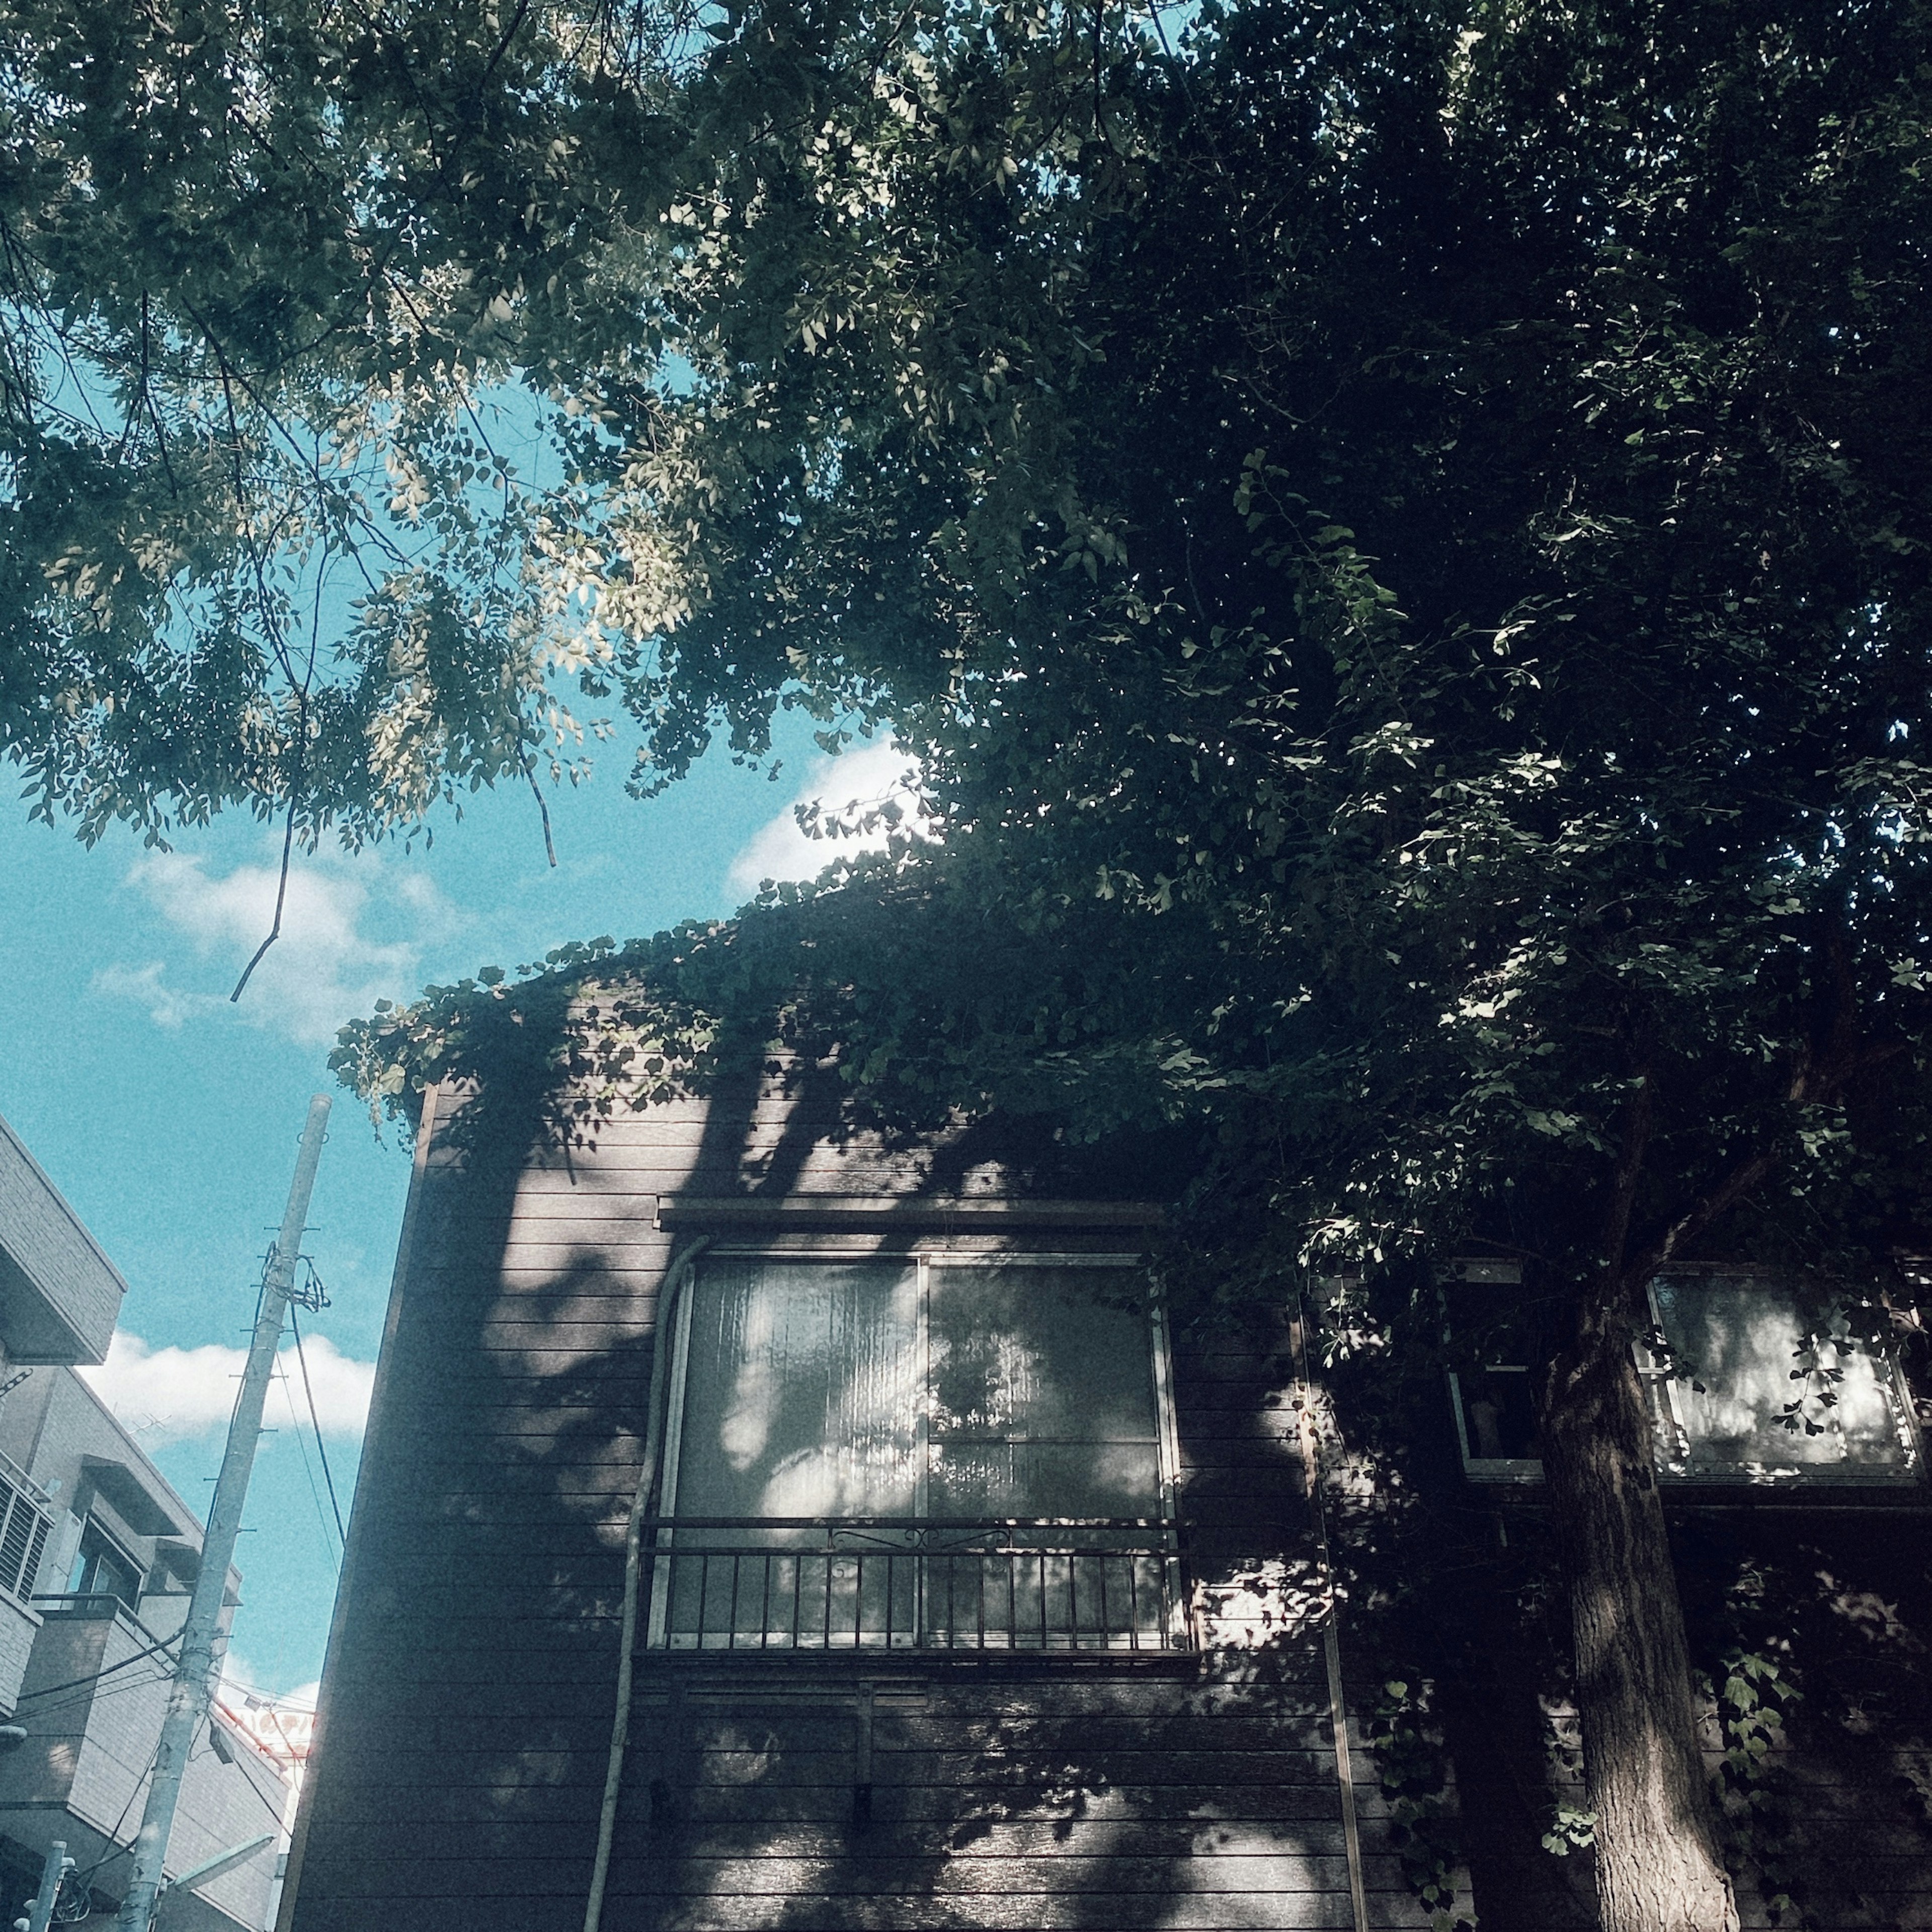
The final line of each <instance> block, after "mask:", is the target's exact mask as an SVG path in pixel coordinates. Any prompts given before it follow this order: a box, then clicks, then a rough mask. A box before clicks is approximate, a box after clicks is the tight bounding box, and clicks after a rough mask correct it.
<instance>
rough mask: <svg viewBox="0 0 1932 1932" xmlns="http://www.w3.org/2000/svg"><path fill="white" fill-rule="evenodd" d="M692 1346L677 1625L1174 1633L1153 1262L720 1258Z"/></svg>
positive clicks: (697, 1279) (682, 1376)
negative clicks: (1146, 1265) (1147, 1265)
mask: <svg viewBox="0 0 1932 1932" xmlns="http://www.w3.org/2000/svg"><path fill="white" fill-rule="evenodd" d="M675 1351H676V1352H675V1360H674V1366H673V1388H672V1393H671V1400H670V1420H669V1424H668V1427H667V1431H666V1442H665V1445H664V1469H663V1478H662V1484H661V1491H660V1495H661V1511H662V1515H663V1517H664V1518H665V1519H667V1520H666V1522H665V1523H664V1527H663V1528H662V1529H661V1532H660V1535H659V1537H658V1558H657V1566H656V1568H657V1575H658V1587H657V1590H656V1593H655V1599H654V1604H653V1626H652V1634H653V1637H654V1638H655V1640H656V1641H658V1642H659V1643H669V1644H670V1645H672V1646H679V1645H685V1646H700V1645H701V1646H712V1645H722V1646H726V1647H736V1646H742V1645H744V1644H747V1643H748V1644H750V1645H752V1646H756V1647H760V1648H769V1647H770V1646H771V1645H772V1643H774V1642H776V1643H779V1644H780V1645H781V1646H808V1645H811V1646H836V1645H838V1644H839V1643H844V1644H846V1645H848V1646H849V1645H854V1644H856V1645H869V1644H889V1645H901V1644H904V1645H918V1646H929V1647H930V1646H937V1647H941V1648H958V1647H961V1646H965V1647H969V1648H974V1649H980V1648H987V1647H1013V1646H1031V1647H1034V1648H1048V1649H1053V1648H1079V1647H1083V1646H1089V1645H1091V1646H1127V1647H1139V1646H1140V1645H1141V1644H1142V1643H1154V1644H1160V1643H1166V1642H1168V1641H1169V1640H1170V1638H1171V1637H1172V1632H1173V1631H1174V1629H1175V1628H1177V1626H1176V1625H1175V1615H1176V1608H1175V1603H1174V1601H1173V1596H1174V1583H1173V1575H1172V1569H1173V1566H1172V1561H1171V1558H1170V1556H1169V1552H1171V1550H1172V1543H1173V1538H1172V1531H1171V1529H1170V1528H1169V1524H1170V1522H1171V1519H1172V1480H1173V1478H1172V1455H1171V1451H1170V1449H1169V1442H1170V1440H1171V1429H1170V1427H1169V1421H1168V1403H1167V1394H1166V1355H1165V1345H1164V1340H1163V1329H1162V1326H1161V1322H1160V1311H1159V1310H1158V1308H1157V1307H1156V1306H1155V1305H1154V1303H1153V1301H1151V1296H1150V1292H1149V1286H1148V1279H1147V1276H1146V1274H1145V1271H1144V1270H1142V1268H1139V1267H1138V1266H1136V1265H1132V1264H1129V1263H1125V1262H1112V1261H1109V1260H1106V1259H1095V1258H1092V1257H1068V1258H1065V1259H1052V1258H1049V1257H1043V1256H1031V1257H1025V1258H1017V1259H1006V1258H995V1257H991V1256H958V1255H950V1254H946V1253H932V1254H928V1255H915V1256H906V1257H895V1258H893V1259H889V1260H847V1259H831V1258H828V1257H824V1256H809V1255H788V1256H756V1255H735V1256H733V1255H715V1256H705V1257H704V1258H703V1259H702V1260H701V1261H700V1263H699V1265H698V1266H697V1270H696V1272H695V1274H694V1277H693V1278H692V1279H691V1281H690V1282H689V1283H688V1286H687V1288H686V1289H685V1292H684V1294H683V1296H682V1300H681V1302H680V1305H679V1312H678V1317H677V1320H676V1334H675Z"/></svg>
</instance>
